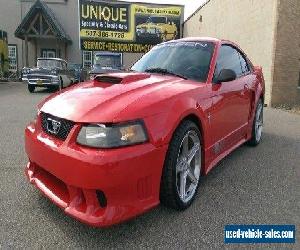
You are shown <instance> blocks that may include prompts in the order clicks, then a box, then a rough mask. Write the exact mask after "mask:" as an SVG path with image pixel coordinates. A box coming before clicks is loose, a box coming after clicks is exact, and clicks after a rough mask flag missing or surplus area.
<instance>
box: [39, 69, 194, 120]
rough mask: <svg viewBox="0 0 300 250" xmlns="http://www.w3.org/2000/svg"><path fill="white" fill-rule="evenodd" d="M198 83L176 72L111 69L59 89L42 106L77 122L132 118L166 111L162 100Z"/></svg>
mask: <svg viewBox="0 0 300 250" xmlns="http://www.w3.org/2000/svg"><path fill="white" fill-rule="evenodd" d="M196 86H198V87H199V83H198V82H197V83H196V82H193V81H188V80H184V79H181V78H178V77H174V76H166V75H159V74H149V73H111V74H105V75H101V76H98V77H97V78H96V79H95V80H93V81H89V82H86V83H82V84H77V85H74V86H72V87H70V88H68V89H65V90H64V91H62V92H58V93H56V94H54V95H52V96H50V97H48V98H47V99H46V100H45V101H44V102H43V103H41V104H40V105H39V108H40V110H41V111H42V112H45V113H50V114H52V115H54V116H56V117H60V118H64V119H68V120H72V121H75V122H83V123H85V122H117V121H122V120H132V119H137V118H143V117H146V116H149V115H154V114H155V113H160V112H164V109H166V108H167V106H166V105H160V104H161V103H162V101H163V100H166V99H168V98H171V97H172V96H174V95H178V94H179V93H182V92H185V91H188V90H189V89H192V88H196ZM149 107H151V108H149ZM155 107H157V108H155Z"/></svg>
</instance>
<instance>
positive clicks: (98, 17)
mask: <svg viewBox="0 0 300 250" xmlns="http://www.w3.org/2000/svg"><path fill="white" fill-rule="evenodd" d="M79 22H80V23H79V27H80V34H79V36H80V44H81V49H82V50H97V51H113V52H131V53H145V52H147V51H148V50H150V49H151V47H152V46H153V45H155V44H158V43H160V42H163V41H168V40H172V39H177V38H180V37H181V34H182V31H181V27H182V22H183V6H178V5H177V6H176V5H174V6H170V5H157V4H148V3H147V4H140V3H127V2H111V1H97V0H79Z"/></svg>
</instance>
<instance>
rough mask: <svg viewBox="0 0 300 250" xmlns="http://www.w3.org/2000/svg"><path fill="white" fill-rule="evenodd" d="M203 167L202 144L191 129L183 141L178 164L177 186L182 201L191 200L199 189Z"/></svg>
mask: <svg viewBox="0 0 300 250" xmlns="http://www.w3.org/2000/svg"><path fill="white" fill-rule="evenodd" d="M200 168H201V144H200V139H199V136H198V135H197V133H196V132H195V131H193V130H190V131H188V132H187V133H186V135H185V136H184V138H183V139H182V141H181V144H180V149H179V153H178V156H177V164H176V187H177V192H178V195H179V197H180V199H181V201H182V202H184V203H187V202H189V201H190V200H191V199H192V198H193V196H194V194H195V192H196V189H197V186H198V182H199V177H200Z"/></svg>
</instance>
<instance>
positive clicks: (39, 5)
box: [15, 0, 72, 43]
mask: <svg viewBox="0 0 300 250" xmlns="http://www.w3.org/2000/svg"><path fill="white" fill-rule="evenodd" d="M39 12H40V13H41V14H42V15H43V17H44V18H45V19H46V20H47V21H48V22H49V24H50V25H51V28H52V29H53V30H54V32H55V34H56V37H57V38H58V39H60V40H63V41H65V42H68V43H72V40H71V38H70V37H69V36H68V34H67V33H66V32H65V31H64V29H63V27H62V25H61V24H60V22H59V21H58V20H57V18H56V16H55V15H54V13H53V11H52V10H51V9H50V8H49V7H48V5H47V4H46V3H44V2H42V1H40V0H37V1H36V2H35V3H34V5H32V7H31V8H30V10H29V11H28V13H27V14H26V16H25V17H24V18H23V20H22V22H21V23H20V25H19V26H18V28H17V29H16V31H15V36H16V37H18V38H20V39H25V35H26V30H27V29H28V27H29V25H30V23H31V21H32V20H33V18H35V16H36V15H37V14H38V13H39Z"/></svg>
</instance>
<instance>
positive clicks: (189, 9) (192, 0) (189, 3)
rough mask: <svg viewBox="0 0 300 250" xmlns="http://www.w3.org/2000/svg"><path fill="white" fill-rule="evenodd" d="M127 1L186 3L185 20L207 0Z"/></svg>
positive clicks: (132, 0) (133, 0)
mask: <svg viewBox="0 0 300 250" xmlns="http://www.w3.org/2000/svg"><path fill="white" fill-rule="evenodd" d="M126 1H127V2H146V3H159V4H175V5H176V4H180V5H184V20H185V19H187V18H188V17H189V16H190V15H191V14H193V13H194V12H195V10H196V9H198V8H199V6H200V5H202V4H203V3H205V2H206V0H126Z"/></svg>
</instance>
